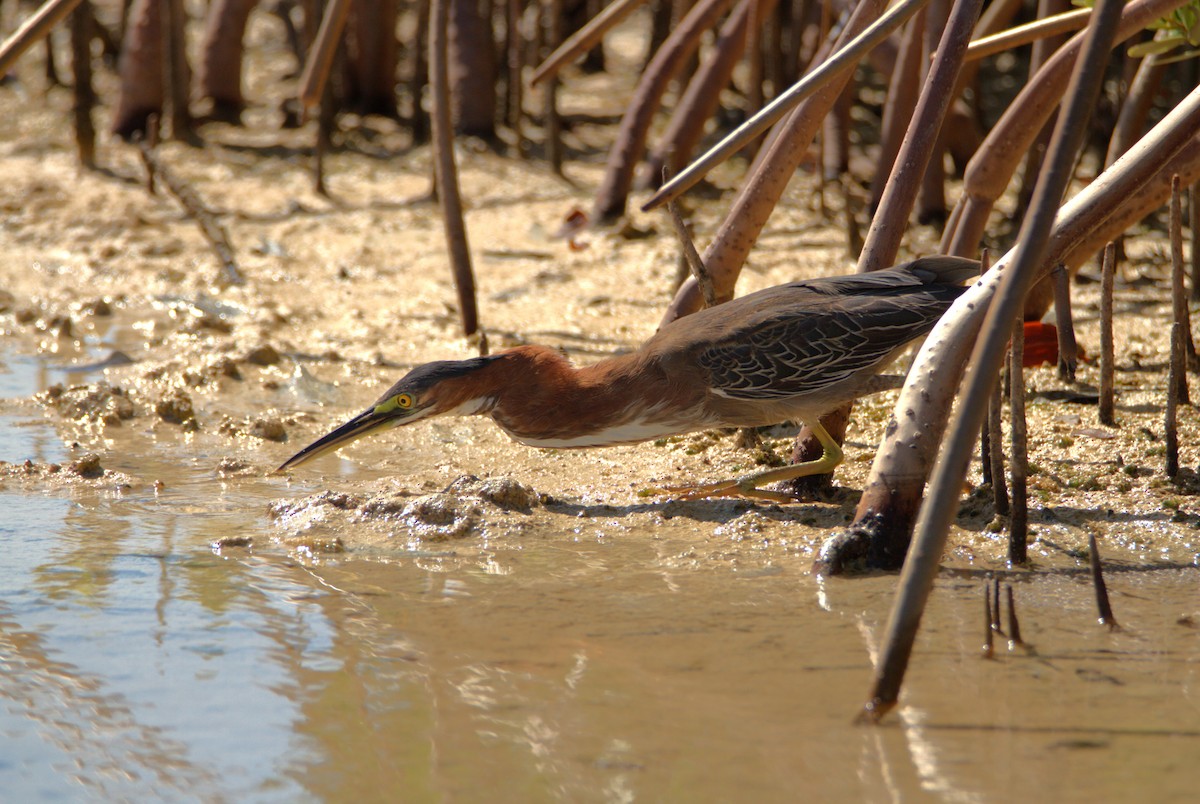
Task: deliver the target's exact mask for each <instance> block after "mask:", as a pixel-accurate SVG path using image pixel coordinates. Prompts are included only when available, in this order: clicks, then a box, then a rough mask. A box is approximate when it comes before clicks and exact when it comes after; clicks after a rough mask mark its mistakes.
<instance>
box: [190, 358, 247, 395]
mask: <svg viewBox="0 0 1200 804" xmlns="http://www.w3.org/2000/svg"><path fill="white" fill-rule="evenodd" d="M221 377H227V378H229V379H231V380H240V379H242V373H241V371H239V370H238V367H237V363H236V362H235V361H234V360H233V358H230V357H225V356H221V357H216V358H211V359H209V360H208V361H206V362H205V363H204V365H202V366H200V367H199V368H192V369H187V370H186V371H184V373H183V379H184V382H186V383H187V384H188V385H190V386H192V387H193V388H198V387H200V386H202V385H207V384H209V383H213V382H215V381H216V380H218V379H220V378H221Z"/></svg>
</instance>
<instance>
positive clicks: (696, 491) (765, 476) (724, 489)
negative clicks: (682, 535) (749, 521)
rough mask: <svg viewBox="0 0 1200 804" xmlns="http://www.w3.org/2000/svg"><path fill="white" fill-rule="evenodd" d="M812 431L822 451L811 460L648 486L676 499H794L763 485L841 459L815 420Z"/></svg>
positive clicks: (824, 469) (825, 468)
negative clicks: (713, 480) (704, 480)
mask: <svg viewBox="0 0 1200 804" xmlns="http://www.w3.org/2000/svg"><path fill="white" fill-rule="evenodd" d="M811 427H812V431H813V434H814V435H816V437H817V439H818V440H819V441H820V442H821V446H823V447H824V448H825V451H824V453H823V454H822V455H821V457H820V458H817V459H816V460H815V461H805V462H804V463H794V464H791V465H790V466H779V467H776V468H774V469H764V470H763V471H761V472H751V473H750V474H748V475H742V476H741V477H735V478H733V479H732V480H722V481H720V482H718V483H702V484H699V485H695V486H676V487H673V488H670V487H668V488H661V489H652V490H651V491H653V492H658V493H661V494H669V495H671V496H672V497H675V498H676V499H680V500H704V499H710V498H714V497H750V498H752V499H756V500H770V501H771V502H777V503H790V502H797V499H796V497H795V495H792V494H788V493H786V492H782V491H770V490H769V489H764V488H763V486H765V485H767V484H769V483H778V482H780V481H782V480H795V479H796V478H798V477H804V476H806V475H823V474H827V473H828V472H832V471H833V469H834V467H836V466H837V465H838V464H839V463H841V462H842V448H841V447H840V446H839V445H838V443H837V442H836V441H834V440H833V438H832V437H830V435H829V433H827V432H826V431H825V428H824V427H822V426H821V425H820V424H819V423H818V424H814V425H811Z"/></svg>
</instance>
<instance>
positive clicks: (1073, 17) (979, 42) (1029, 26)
mask: <svg viewBox="0 0 1200 804" xmlns="http://www.w3.org/2000/svg"><path fill="white" fill-rule="evenodd" d="M1091 13H1092V10H1091V9H1090V8H1080V9H1076V10H1074V11H1066V12H1063V13H1062V14H1055V15H1054V16H1051V17H1044V18H1043V19H1040V20H1035V21H1034V22H1029V23H1026V24H1025V25H1018V26H1016V27H1015V28H1009V29H1008V30H1007V31H1000V32H999V33H994V34H992V35H991V36H984V37H980V38H979V39H975V40H973V41H972V42H971V44H970V45H969V46H967V55H966V58H965V59H964V60H965V61H975V60H976V59H982V58H984V57H986V56H991V55H992V54H994V53H1002V52H1004V51H1005V50H1011V49H1013V48H1016V47H1020V46H1021V45H1027V44H1029V43H1030V42H1035V41H1037V40H1038V39H1046V38H1049V37H1051V36H1057V35H1058V34H1061V33H1067V32H1068V31H1077V30H1079V29H1080V28H1083V27H1084V26H1085V25H1087V21H1088V17H1089V16H1090V15H1091Z"/></svg>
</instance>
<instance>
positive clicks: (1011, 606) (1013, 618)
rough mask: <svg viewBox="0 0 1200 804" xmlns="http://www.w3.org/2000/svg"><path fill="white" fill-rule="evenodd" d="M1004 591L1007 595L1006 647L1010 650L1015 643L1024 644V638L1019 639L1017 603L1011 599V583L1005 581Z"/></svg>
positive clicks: (1019, 628)
mask: <svg viewBox="0 0 1200 804" xmlns="http://www.w3.org/2000/svg"><path fill="white" fill-rule="evenodd" d="M1004 591H1005V592H1006V593H1007V595H1008V649H1009V650H1012V649H1013V648H1014V647H1016V646H1017V645H1024V644H1025V640H1023V639H1021V624H1020V623H1019V622H1018V621H1017V604H1016V602H1015V601H1014V599H1013V588H1012V584H1011V583H1006V584H1005V585H1004Z"/></svg>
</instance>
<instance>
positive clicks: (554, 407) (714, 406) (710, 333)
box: [279, 256, 979, 501]
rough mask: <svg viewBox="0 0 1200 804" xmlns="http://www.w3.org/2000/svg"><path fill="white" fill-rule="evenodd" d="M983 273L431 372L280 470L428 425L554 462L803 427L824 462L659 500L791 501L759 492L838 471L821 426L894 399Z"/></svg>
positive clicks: (909, 280) (730, 311)
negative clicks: (913, 349)
mask: <svg viewBox="0 0 1200 804" xmlns="http://www.w3.org/2000/svg"><path fill="white" fill-rule="evenodd" d="M978 272H979V263H978V262H976V261H975V260H967V259H962V258H959V257H941V256H938V257H925V258H923V259H919V260H916V261H914V262H910V263H906V264H904V265H901V266H897V267H895V268H890V269H888V270H884V271H875V272H872V273H864V274H854V275H851V276H839V277H832V278H826V279H808V280H804V281H801V282H791V283H789V284H786V285H778V286H776V287H771V288H767V289H765V290H760V291H758V292H756V293H751V294H749V295H746V296H743V297H741V298H738V299H734V300H733V301H730V302H726V303H725V304H721V305H718V306H716V307H710V308H708V309H705V310H702V311H700V312H697V313H694V314H692V315H690V316H687V317H685V318H681V319H678V320H676V321H673V322H671V323H669V324H667V325H666V326H664V327H662V328H661V329H660V330H659V331H658V332H657V333H655V334H654V335H653V336H652V337H651V338H650V339H649V340H648V341H646V342H645V343H644V344H642V346H641V347H640V348H638V349H636V350H635V351H633V352H630V353H628V354H622V355H618V356H615V357H610V358H607V359H605V360H601V361H599V362H598V363H594V364H592V365H589V366H583V367H581V368H576V367H574V366H572V365H571V364H570V362H568V360H567V359H566V358H565V357H564V356H563V355H562V354H560V353H559V352H558V351H556V350H554V349H550V348H547V347H544V346H518V347H515V348H512V349H506V350H504V351H502V352H497V353H496V354H493V355H488V356H485V357H475V358H471V359H469V360H448V361H437V362H434V363H426V364H425V365H422V366H417V367H416V368H414V369H413V370H412V371H410V372H409V373H408V374H407V375H406V376H405V377H404V378H403V379H401V380H400V381H399V382H398V383H396V384H395V385H393V386H392V387H391V388H389V389H388V391H387V393H385V394H384V395H383V396H381V397H380V398H379V400H378V401H377V402H376V403H375V404H374V405H372V406H371V407H369V408H368V409H367V410H365V411H363V412H362V413H360V414H359V415H358V416H355V417H354V418H353V419H351V420H350V421H348V422H346V423H345V424H343V425H342V426H341V427H339V428H337V429H336V430H334V431H333V432H331V433H329V434H328V435H325V436H324V437H322V438H320V439H318V440H317V441H315V442H313V443H312V444H310V445H309V446H307V447H305V448H304V449H302V450H301V451H300V452H298V453H296V454H295V455H294V456H292V457H291V458H290V459H288V461H287V462H286V463H284V464H283V465H282V466H280V467H279V469H280V471H282V470H285V469H289V468H291V467H293V466H298V465H300V464H302V463H304V462H305V461H309V460H311V459H313V458H315V457H317V456H319V455H324V454H325V453H327V452H331V451H332V450H335V449H337V448H339V447H342V446H345V445H346V444H349V443H350V442H352V441H354V440H356V439H359V438H362V437H363V436H366V435H370V434H372V433H377V432H380V431H382V430H386V429H388V428H391V427H399V426H402V425H407V424H412V423H414V422H417V421H420V420H422V419H427V418H430V417H432V416H444V415H458V416H468V415H472V414H478V415H486V416H490V417H491V418H492V420H493V421H495V422H496V424H498V425H499V426H500V428H501V429H502V430H504V431H505V432H506V433H508V434H509V435H510V436H511V437H512V438H514V439H516V440H517V441H520V442H521V443H523V444H529V445H531V446H535V447H546V448H551V449H575V448H582V447H606V446H612V445H615V444H631V443H635V442H639V441H649V440H651V439H656V438H662V437H665V436H669V435H676V434H679V433H687V432H692V431H695V430H706V429H709V428H713V427H761V426H766V425H772V424H779V423H780V422H785V421H801V422H804V423H806V424H808V426H809V427H810V428H811V429H812V431H813V433H814V434H815V435H816V437H817V438H818V439H819V440H820V442H821V444H822V446H823V447H824V454H822V456H821V457H820V458H818V459H816V460H813V461H807V462H804V463H798V464H793V465H790V466H785V467H781V468H774V469H767V470H765V471H759V472H755V473H752V474H747V475H743V476H741V477H737V478H734V479H732V480H727V481H724V482H719V483H711V484H703V485H693V486H684V487H680V488H672V489H662V491H666V492H670V493H676V494H679V495H680V496H681V497H682V498H684V499H697V498H702V497H722V496H750V497H759V498H763V499H770V500H777V501H779V500H790V499H792V498H791V497H788V496H787V495H784V494H781V493H779V492H773V491H769V490H766V489H762V488H761V486H763V485H766V484H768V483H774V482H777V481H781V480H789V479H792V478H796V477H802V476H805V475H814V474H823V473H826V472H829V471H832V470H833V468H834V467H835V466H837V464H839V463H840V462H841V460H842V450H841V448H840V447H839V445H838V443H837V442H836V441H835V440H834V439H833V438H832V437H831V436H830V435H829V433H828V432H826V431H825V429H824V428H823V427H822V426H821V425H820V423H819V419H820V417H821V416H823V415H824V414H826V413H828V412H830V411H831V410H833V409H834V408H837V407H838V406H840V405H842V404H844V403H846V402H849V401H851V400H854V399H857V398H858V397H860V396H865V395H866V394H869V393H873V392H875V391H880V390H884V389H886V388H894V387H896V378H894V377H883V376H880V372H881V371H882V370H883V369H884V368H885V367H886V366H887V365H888V363H890V362H891V361H892V359H893V358H895V357H896V356H897V354H899V353H900V351H902V350H903V349H904V347H905V346H907V345H908V344H909V343H910V342H911V341H912V340H913V339H915V338H918V337H920V336H922V335H924V334H925V333H927V332H929V330H930V329H932V328H933V325H934V323H935V322H936V321H937V320H938V318H940V317H941V315H942V313H944V312H945V311H946V309H947V308H948V307H949V306H950V304H951V303H952V302H953V301H954V300H955V299H956V298H958V296H959V295H960V294H961V293H962V292H963V290H964V289H963V288H962V286H961V285H960V283H961V282H962V281H963V280H965V279H967V278H969V277H972V276H975V275H977V274H978Z"/></svg>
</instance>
